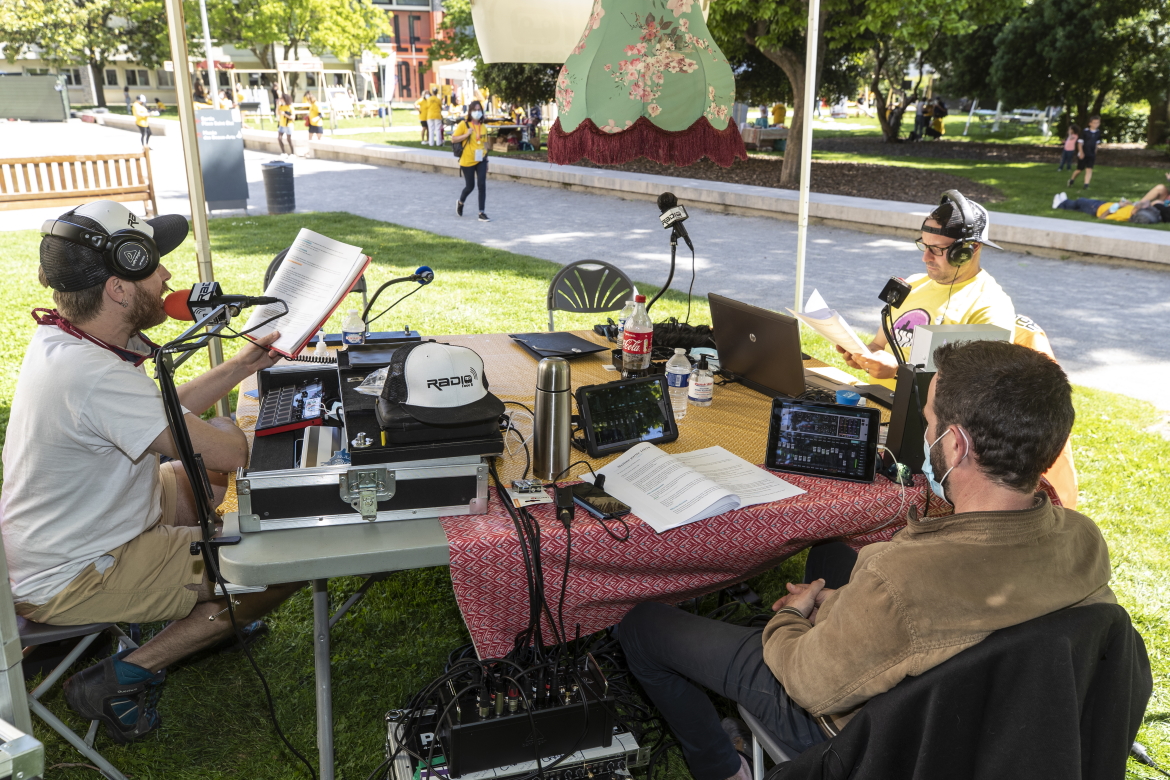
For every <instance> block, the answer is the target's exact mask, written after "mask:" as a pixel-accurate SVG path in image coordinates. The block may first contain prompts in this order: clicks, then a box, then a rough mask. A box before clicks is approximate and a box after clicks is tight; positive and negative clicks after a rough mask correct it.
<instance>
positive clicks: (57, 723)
mask: <svg viewBox="0 0 1170 780" xmlns="http://www.w3.org/2000/svg"><path fill="white" fill-rule="evenodd" d="M16 626H17V629H18V630H19V631H20V646H21V647H22V648H23V649H24V654H25V656H27V655H28V654H29V653H30V652H31V651H32V649H33V648H35V647H36V646H37V645H44V644H49V643H50V642H62V641H64V640H66V639H74V638H76V637H82V639H81V641H80V642H78V643H77V646H76V647H74V648H73V649H72V650H71V651H70V652H69V654H68V655H67V656H65V658H64V659H63V660H62V661H61V663H59V664H57V666H56V667H54V669H53V671H51V672H49V675H48V676H47V677H45V679H44V681H43V682H41V684H40V685H38V686H37V687H36V688H35V689H34V690H33V691H32V693H30V694H29V695H28V708H29V710H30V711H31V712H32V714H33V715H35V716H37V717H38V718H40V719H41V720H42V721H43V722H44V723H45V725H47V726H48V727H49V728H51V729H52V730H53V731H55V732H57V733H58V734H60V735H61V736H62V737H63V738H64V739H65V741H66V742H68V743H69V744H70V745H72V746H73V747H75V748H77V750H78V752H80V753H81V754H82V755H83V756H85V757H86V759H88V760H89V761H90V762H91V763H93V765H94V766H96V767H97V768H98V769H99V770H100V771H101V773H102V774H103V775H105V776H106V777H107V778H109V780H126V776H125V775H123V774H122V773H121V772H119V771H118V770H117V769H115V768H114V765H113V764H111V763H110V762H109V761H107V760H106V759H104V758H103V757H102V754H101V753H99V752H97V750H95V749H94V746H93V741H94V738H95V737H96V736H97V731H98V726H99V725H101V721H99V720H95V721H91V722H90V724H89V731H88V732H86V735H85V739H82V738H81V737H79V736H77V735H76V734H75V733H73V731H72V730H71V729H70V728H69V727H68V726H66V725H65V724H64V723H63V722H62V721H61V719H60V718H58V717H57V716H56V715H54V714H53V713H51V712H49V710H48V709H47V708H46V707H45V705H43V704H41V702H40V698H41V697H42V696H44V695H45V694H46V693H48V692H49V689H51V688H52V687H53V685H55V684H56V682H57V681H58V680H60V679H61V678H62V677H64V676H65V673H66V672H67V671H69V667H71V666H73V664H74V662H75V661H77V659H78V658H80V657H81V654H82V653H84V652H85V651H86V649H88V648H89V646H90V645H91V644H93V641H94V640H95V639H97V638H98V636H99V635H100V634H101V633H102V632H103V631H107V630H108V631H111V632H112V633H113V634H114V636H115V637H116V638H117V640H118V645H119V647H120V648H121V649H123V650H125V649H130V648H137V647H138V645H137V644H135V643H134V640H132V639H131V638H130V637H128V636H126V634H125V633H123V631H122V629H120V628H118V626H117V625H116V624H114V623H90V624H88V625H84V626H50V625H47V624H44V623H33V622H32V621H30V620H25V619H24V618H22V617H18V618H16Z"/></svg>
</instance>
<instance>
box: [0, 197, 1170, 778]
mask: <svg viewBox="0 0 1170 780" xmlns="http://www.w3.org/2000/svg"><path fill="white" fill-rule="evenodd" d="M302 226H303V227H308V228H311V229H313V230H316V231H318V232H321V233H323V234H325V235H328V236H330V237H331V238H335V239H337V240H340V241H346V242H349V243H354V244H358V245H360V246H362V247H363V248H364V249H365V251H366V252H367V253H368V254H371V255H372V256H373V257H374V265H373V266H372V267H371V270H370V271H369V278H370V282H371V283H373V284H375V285H376V284H378V283H379V282H381V281H385V280H386V279H389V278H392V277H395V276H401V275H404V274H406V273H409V272H411V271H413V270H414V268H415V267H417V266H419V265H423V264H426V265H430V266H431V267H433V268H434V269H435V271H436V280H435V282H434V283H433V284H432V285H430V287H428V288H427V289H425V290H422V291H420V292H419V293H418V294H417V295H415V296H413V297H411V298H408V299H407V300H406V301H405V302H404V303H403V304H402V306H401V307H400V308H399V309H396V310H395V311H394V312H392V313H391V315H387V318H388V322H386V326H387V327H388V328H389V327H393V328H395V329H397V328H400V327H401V326H402V325H403V324H409V325H410V326H411V327H412V328H416V329H419V330H421V331H422V332H423V333H424V334H426V335H441V334H444V333H458V332H462V333H484V332H501V331H506V332H516V331H517V330H539V329H542V328H543V327H545V324H546V322H547V318H546V314H545V311H544V294H545V290H546V289H547V286H548V283H549V281H550V280H551V279H552V276H553V274H554V273H555V272H556V270H557V266H556V265H555V264H553V263H550V262H547V261H544V260H538V259H535V258H531V257H526V256H523V255H517V254H512V253H510V252H504V251H500V250H494V249H487V248H484V247H481V246H479V245H477V244H472V243H469V242H465V241H459V240H456V239H451V238H444V237H441V236H435V235H432V234H429V233H425V232H422V231H418V230H410V229H407V228H402V227H399V226H396V225H391V224H387V223H384V222H376V221H373V220H368V219H364V218H361V217H354V216H352V215H349V214H295V215H287V216H278V217H248V218H235V219H217V220H213V221H212V223H211V230H212V240H213V251H214V261H215V267H216V273H217V277H218V278H219V280H220V281H221V283H222V284H223V286H224V288H225V289H226V290H227V291H228V292H232V293H241V294H248V293H251V294H257V293H259V292H260V285H261V280H262V278H263V273H264V269H265V268H266V266H267V265H268V261H269V259H270V258H271V257H272V255H273V254H275V253H276V252H277V251H278V250H279V249H281V248H283V247H285V246H287V245H288V244H289V243H290V242H291V240H292V238H293V237H294V236H295V235H296V232H297V230H298V229H299V228H300V227H302ZM39 239H40V236H39V234H38V233H37V232H35V231H22V232H17V233H8V234H6V235H5V240H6V247H7V248H6V251H5V252H4V253H3V254H2V255H0V273H2V274H3V278H4V279H5V280H6V283H5V284H4V285H3V286H0V304H2V306H0V312H3V314H2V315H0V430H2V429H3V428H5V427H6V426H7V421H8V413H9V406H10V404H11V399H12V393H13V391H14V388H15V385H16V378H17V375H18V372H19V369H20V364H21V360H22V359H23V354H24V350H25V348H26V346H27V344H28V340H29V337H30V335H31V333H32V330H33V327H34V324H33V322H32V319H31V317H29V316H28V313H27V312H28V311H29V309H31V308H32V307H34V306H50V305H51V299H50V296H49V294H48V292H47V291H46V290H43V289H42V288H40V287H39V286H38V285H37V283H36V262H37V243H38V241H39ZM168 260H169V262H167V263H166V265H167V267H168V269H169V270H170V271H171V272H172V273H173V274H174V277H175V278H174V280H173V281H172V286H175V287H186V286H189V285H190V284H191V283H192V282H193V281H195V280H196V271H195V260H194V251H193V246H192V243H191V241H190V240H188V242H187V243H186V244H184V245H183V247H182V248H180V249H179V250H177V251H176V252H175V253H173V254H172V255H171V256H169V257H168ZM683 276H685V274H683ZM406 287H407V286H400V287H397V288H390V289H389V290H388V291H387V292H388V293H394V292H396V291H398V290H403V289H404V288H406ZM639 288H640V289H643V290H644V291H650V292H652V291H653V289H654V288H653V287H652V286H650V285H642V284H640V285H639ZM399 294H401V293H399ZM384 295H385V294H384ZM354 300H355V301H356V300H357V299H356V298H355V299H354ZM392 300H393V297H390V298H387V303H389V302H390V301H392ZM684 310H685V294H681V295H680V294H678V293H676V292H672V293H668V294H667V295H666V296H664V297H663V299H662V300H661V301H659V303H658V304H657V306H656V307H655V311H656V312H657V313H659V316H666V315H668V314H673V315H676V316H681V315H682V313H683V311H684ZM599 319H601V317H600V316H599V315H568V314H563V313H562V314H558V319H557V322H558V324H562V325H563V326H564V327H566V328H583V327H589V326H591V325H592V324H593V323H594V322H596V321H598V320H599ZM692 322H696V323H697V322H707V323H709V322H710V319H709V312H708V309H707V305H706V302H705V301H700V302H699V303H698V304H697V305H696V307H695V311H694V316H692ZM339 324H340V317H339V316H338V317H335V318H334V320H333V322H332V325H331V327H332V328H333V329H334V330H336V329H337V328H338V326H339ZM180 330H181V326H178V325H177V324H176V325H170V324H168V325H166V326H162V327H160V328H158V329H157V331H156V332H154V333H152V335H153V336H154V337H155V339H156V340H160V339H161V338H165V337H166V336H167V335H174V334H177V333H178V332H179V331H180ZM805 350H806V351H807V352H809V353H810V354H813V355H815V356H818V357H823V358H825V359H827V360H828V359H831V354H832V349H831V348H830V347H829V346H828V345H827V344H826V343H825V342H824V341H822V340H820V339H819V338H814V337H811V336H810V337H807V339H806V342H805ZM226 351H227V353H228V354H229V355H230V354H233V353H234V351H235V345H234V344H233V343H232V342H228V345H227V349H226ZM196 362H197V361H196V360H191V361H189V364H188V366H184V373H185V374H187V375H188V376H190V375H193V373H194V372H195V371H196V369H197V367H196V366H190V364H193V363H196ZM148 365H149V364H148ZM204 365H205V364H204ZM189 366H190V367H189ZM489 370H490V369H489ZM716 402H718V399H716ZM1075 402H1076V405H1077V424H1076V428H1075V430H1074V433H1073V445H1074V449H1075V453H1076V459H1077V466H1078V469H1079V470H1080V474H1081V502H1082V503H1081V509H1082V510H1083V511H1084V512H1085V513H1086V514H1088V515H1089V516H1090V517H1092V518H1093V519H1095V520H1096V521H1097V522H1098V523H1099V524H1100V525H1101V527H1102V530H1103V531H1104V533H1105V536H1106V539H1107V540H1108V541H1109V546H1110V550H1111V553H1112V559H1113V564H1114V580H1113V587H1114V589H1115V590H1116V591H1117V593H1118V596H1119V598H1120V599H1121V602H1122V604H1123V605H1124V606H1125V607H1126V608H1127V609H1129V611H1130V614H1131V615H1132V616H1133V618H1134V622H1135V624H1136V625H1137V626H1138V628H1139V629H1140V630H1141V632H1142V635H1143V637H1144V638H1145V641H1146V645H1147V647H1148V648H1149V651H1150V657H1151V662H1152V664H1153V667H1154V681H1155V688H1154V698H1153V700H1152V701H1151V703H1150V707H1149V710H1148V712H1147V716H1146V726H1145V727H1144V729H1143V732H1142V734H1141V735H1139V739H1140V740H1142V741H1143V742H1144V743H1145V744H1146V745H1147V746H1149V747H1150V748H1151V751H1152V752H1153V754H1154V756H1155V758H1157V759H1159V760H1160V761H1162V762H1163V763H1170V728H1168V727H1167V721H1168V720H1170V685H1167V683H1166V679H1167V673H1168V672H1170V635H1168V633H1167V629H1168V626H1167V608H1168V607H1170V575H1168V574H1167V572H1170V547H1168V546H1167V543H1166V538H1167V533H1168V532H1170V480H1167V474H1166V467H1165V466H1164V465H1163V464H1165V463H1167V462H1170V441H1167V440H1166V439H1164V438H1162V436H1160V435H1159V434H1158V433H1157V432H1154V431H1152V430H1148V429H1149V428H1150V427H1151V426H1152V425H1154V424H1155V423H1156V422H1157V419H1158V417H1157V414H1156V413H1155V411H1154V409H1153V408H1152V407H1151V406H1150V405H1148V404H1145V403H1143V402H1140V401H1135V400H1132V399H1129V398H1125V397H1123V396H1119V395H1115V394H1111V393H1105V392H1101V391H1095V390H1088V389H1084V388H1078V389H1077V392H1076V395H1075ZM761 459H762V453H761ZM802 563H803V556H798V557H797V558H793V559H790V560H789V561H788V562H786V563H785V564H784V565H783V566H782V567H780V568H779V569H778V570H776V571H773V572H770V573H768V574H765V575H761V576H760V577H757V578H756V579H754V580H753V581H752V582H751V584H752V586H753V587H754V588H755V589H756V590H757V592H759V593H760V594H761V595H762V596H763V598H764V601H765V603H771V602H772V601H774V600H775V599H776V598H778V597H779V596H780V595H781V594H782V592H783V590H784V583H785V582H786V581H789V580H790V579H792V580H795V579H797V578H799V577H800V573H801V566H802ZM359 584H360V580H358V579H356V578H341V579H337V580H333V581H332V582H331V583H330V594H331V597H332V600H333V603H334V605H338V604H340V603H341V601H343V600H344V599H345V598H346V597H348V596H349V595H350V594H352V593H353V592H354V591H355V590H356V589H357V587H358V586H359ZM269 622H270V625H271V627H272V632H271V634H270V635H269V636H268V637H267V638H266V639H264V640H263V641H262V642H260V643H259V644H258V645H257V646H256V648H255V654H256V658H257V661H258V662H259V664H260V666H261V668H262V669H263V670H264V671H265V673H266V674H267V676H268V679H269V683H270V684H271V685H272V688H273V691H274V694H275V696H276V699H277V712H278V715H279V717H280V722H281V725H282V726H283V727H284V729H285V731H286V733H288V734H289V736H290V738H291V739H292V741H293V743H294V744H295V745H297V746H298V747H299V748H301V749H302V750H303V751H305V752H307V754H308V755H309V758H310V760H311V761H313V762H314V763H315V762H316V749H315V735H316V725H315V716H314V713H315V710H314V689H313V657H312V652H311V647H310V642H309V636H310V629H311V626H312V607H311V600H310V597H309V594H308V592H307V591H302V592H301V593H299V594H298V595H297V596H294V597H293V598H292V599H291V600H290V601H289V602H288V603H286V604H285V605H284V606H283V607H282V608H281V609H279V610H278V611H277V612H276V613H274V614H273V616H271V618H270V621H269ZM158 628H159V625H153V624H152V625H149V626H144V629H145V630H146V631H147V633H148V634H149V633H150V632H151V631H154V630H157V629H158ZM467 641H468V636H467V631H466V629H465V628H464V626H463V622H462V619H461V618H460V616H459V611H458V608H457V606H456V604H455V599H454V595H453V594H452V591H451V583H450V577H449V575H448V572H447V570H446V569H445V568H432V569H423V570H419V571H413V572H402V573H398V574H395V575H393V576H391V577H390V578H389V579H387V580H386V581H384V582H382V583H380V584H378V585H376V586H374V587H373V589H372V590H371V591H370V594H369V595H368V596H367V597H366V599H365V600H364V601H363V602H362V603H361V604H359V605H358V606H357V607H356V608H355V609H354V610H352V611H351V612H350V613H349V615H348V616H346V617H345V618H344V620H342V621H341V623H340V624H339V625H338V627H337V631H336V632H335V634H334V642H333V653H332V660H333V684H334V717H335V736H336V747H337V765H338V777H340V778H348V779H350V780H361V778H365V777H366V776H367V774H368V773H369V772H370V771H371V770H372V769H373V768H374V767H375V766H377V764H378V763H379V762H380V761H381V758H382V744H383V740H384V736H385V727H384V722H383V715H384V714H385V712H386V711H387V710H389V709H392V708H395V707H400V706H402V705H404V704H405V703H406V701H407V699H408V698H409V696H410V695H411V694H412V693H414V692H415V691H416V690H417V689H418V688H420V687H421V686H422V685H423V684H424V683H426V682H427V681H428V680H429V679H431V678H432V677H434V676H436V675H437V674H439V673H440V672H441V671H442V667H443V664H444V663H445V662H446V659H447V654H448V652H450V651H451V650H452V649H454V648H455V647H457V646H459V645H461V644H463V643H465V642H467ZM45 704H46V705H47V706H48V707H49V708H50V709H51V710H53V712H55V713H56V714H57V715H58V716H60V717H62V718H63V719H64V720H65V721H66V722H67V723H69V724H70V725H71V726H72V727H74V728H75V730H78V731H84V728H85V725H84V724H83V723H81V722H80V720H79V719H78V718H77V717H76V716H75V715H73V713H72V712H71V711H70V710H69V709H68V707H67V706H66V704H65V702H64V698H63V697H62V696H61V694H60V689H59V688H58V690H57V691H56V692H54V693H53V694H52V695H51V696H49V697H48V698H47V699H46V700H45ZM160 711H161V713H162V717H163V725H162V728H161V729H160V730H159V732H158V733H157V734H156V735H152V736H151V737H149V738H147V739H146V740H144V741H143V742H141V743H139V744H135V745H131V746H129V747H125V748H121V747H117V746H114V745H111V744H110V743H109V741H108V740H107V739H105V737H104V736H102V737H99V742H98V747H99V749H100V750H101V751H102V752H103V754H104V755H105V756H106V757H107V758H108V759H110V760H111V761H112V762H113V763H114V764H115V765H116V766H118V767H119V768H120V769H122V770H123V771H124V772H125V773H126V774H128V775H130V776H132V777H135V778H140V779H141V778H168V780H170V779H171V778H174V779H177V780H188V779H190V780H195V779H196V778H199V779H201V780H202V779H203V778H251V779H255V780H266V779H268V778H272V779H274V780H275V779H276V778H281V779H283V778H293V777H304V776H305V773H304V770H303V768H299V766H298V765H297V764H296V763H295V761H294V759H293V758H292V757H291V756H290V755H289V754H288V753H287V752H286V751H285V750H284V749H283V747H282V746H281V745H280V743H279V741H278V740H277V738H276V735H275V734H274V733H273V731H272V728H271V725H270V724H269V722H268V719H267V715H266V712H265V708H264V704H263V696H262V693H261V690H260V686H259V684H258V683H257V681H256V679H255V677H254V675H253V673H252V672H251V670H250V668H249V667H248V665H247V662H246V660H245V659H244V658H243V657H242V656H239V655H225V656H202V657H197V658H195V659H193V660H190V661H189V662H187V663H185V664H182V665H180V666H177V667H172V668H171V669H170V671H169V677H168V681H167V683H166V686H165V688H164V693H163V696H162V700H161V703H160ZM35 733H36V736H37V737H38V738H39V739H41V740H44V741H45V743H46V751H47V753H46V765H47V766H49V767H52V766H53V765H55V764H72V763H77V762H79V761H80V760H81V759H80V756H78V755H77V754H76V753H75V752H74V751H73V750H72V749H71V748H70V747H69V746H68V745H67V744H66V743H65V742H64V741H63V740H61V739H59V738H58V737H56V736H55V735H53V734H52V732H51V731H49V730H48V729H47V728H43V727H42V726H40V725H39V724H38V725H37V726H36V728H35ZM656 774H658V773H657V772H656ZM667 774H668V776H669V777H671V778H674V777H678V778H685V777H689V775H688V774H687V772H686V771H685V768H684V767H683V765H682V763H681V761H679V760H677V757H676V758H675V760H673V761H671V764H670V767H669V769H668V770H667ZM47 776H48V777H49V778H78V780H90V778H94V777H96V776H97V775H96V774H95V773H94V772H93V771H92V770H89V769H83V768H77V767H59V768H53V769H50V771H49V772H48V773H47Z"/></svg>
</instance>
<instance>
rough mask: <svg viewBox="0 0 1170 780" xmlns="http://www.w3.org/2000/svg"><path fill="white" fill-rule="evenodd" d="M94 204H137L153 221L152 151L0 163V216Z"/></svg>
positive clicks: (3, 160)
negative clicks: (0, 213) (1, 214)
mask: <svg viewBox="0 0 1170 780" xmlns="http://www.w3.org/2000/svg"><path fill="white" fill-rule="evenodd" d="M94 200H116V201H123V202H125V201H136V200H140V201H142V203H143V205H144V207H145V208H146V211H147V214H148V215H152V216H153V215H157V214H158V203H157V201H156V200H155V195H154V177H153V176H152V175H151V172H150V150H149V149H143V150H142V151H141V152H124V153H122V154H73V155H61V156H58V157H20V158H13V159H7V160H6V159H0V211H12V210H15V209H37V208H45V207H49V206H80V205H82V204H85V203H89V202H90V201H94Z"/></svg>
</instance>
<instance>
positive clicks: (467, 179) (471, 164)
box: [451, 100, 491, 222]
mask: <svg viewBox="0 0 1170 780" xmlns="http://www.w3.org/2000/svg"><path fill="white" fill-rule="evenodd" d="M451 140H452V141H454V142H455V143H462V144H463V154H461V155H460V156H459V170H461V171H462V172H463V182H464V186H463V194H461V195H460V196H459V202H458V203H457V204H455V213H456V214H458V215H459V216H461V217H462V216H463V202H464V201H465V200H467V196H468V195H470V194H471V191H472V190H473V189H475V188H476V186H477V185H478V187H479V221H480V222H491V220H490V219H488V215H487V214H485V213H484V206H485V204H486V203H487V193H486V192H485V190H484V187H485V186H486V184H487V143H486V141H487V128H486V127H484V126H483V105H482V104H481V103H480V102H479V101H478V100H473V101H471V104H470V105H468V106H467V118H466V119H464V120H463V121H462V122H460V123H459V124H458V125H457V126H456V127H455V133H454V134H453V135H452V136H451Z"/></svg>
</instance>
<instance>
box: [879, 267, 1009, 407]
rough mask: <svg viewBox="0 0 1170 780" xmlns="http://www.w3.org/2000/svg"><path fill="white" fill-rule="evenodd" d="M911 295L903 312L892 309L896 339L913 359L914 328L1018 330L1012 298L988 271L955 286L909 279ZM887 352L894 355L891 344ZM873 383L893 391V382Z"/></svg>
mask: <svg viewBox="0 0 1170 780" xmlns="http://www.w3.org/2000/svg"><path fill="white" fill-rule="evenodd" d="M906 281H908V282H909V283H910V294H909V295H908V296H906V301H905V302H904V303H903V304H902V307H901V308H900V309H894V310H893V319H894V328H893V336H894V339H895V340H896V341H897V342H898V344H899V346H901V347H902V353H903V354H904V355H905V356H906V357H910V349H911V347H912V346H913V344H914V328H915V327H916V326H918V325H929V324H934V325H996V326H998V327H1001V328H1004V329H1006V330H1007V332H1008V333H1014V331H1015V327H1016V308H1015V306H1014V305H1013V304H1012V299H1011V298H1009V297H1008V294H1007V293H1005V292H1004V291H1003V288H1002V287H1000V286H999V284H998V283H997V282H996V281H995V279H993V278H992V276H991V274H989V273H987V271H986V270H983V269H980V271H979V273H977V274H975V276H973V277H971V278H970V279H968V280H967V281H965V282H960V283H958V284H956V285H953V286H952V285H949V284H939V283H938V282H935V281H933V280H932V279H931V278H930V277H929V276H927V275H926V274H915V275H914V276H911V277H910V278H909V279H907V280H906ZM886 351H887V352H889V353H891V354H893V349H892V348H891V347H890V345H888V344H887V345H886ZM873 382H874V384H880V385H885V386H886V387H888V388H890V389H893V388H894V385H895V381H894V380H893V379H875V380H873Z"/></svg>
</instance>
